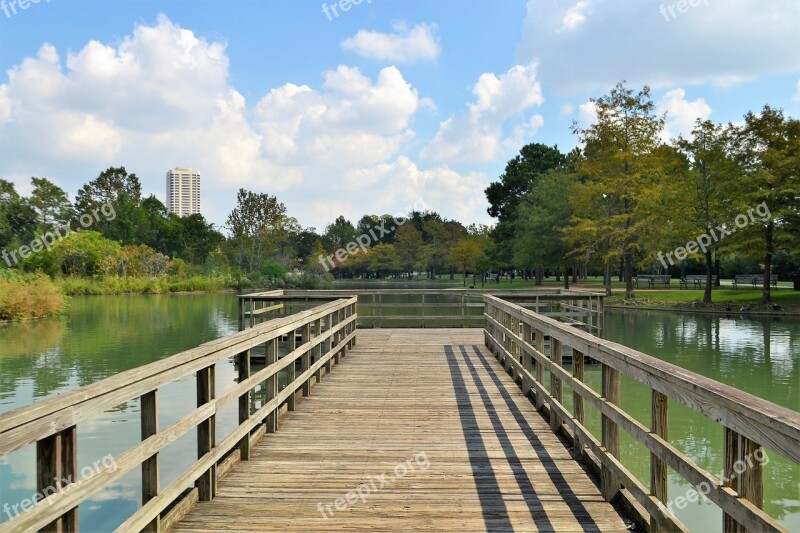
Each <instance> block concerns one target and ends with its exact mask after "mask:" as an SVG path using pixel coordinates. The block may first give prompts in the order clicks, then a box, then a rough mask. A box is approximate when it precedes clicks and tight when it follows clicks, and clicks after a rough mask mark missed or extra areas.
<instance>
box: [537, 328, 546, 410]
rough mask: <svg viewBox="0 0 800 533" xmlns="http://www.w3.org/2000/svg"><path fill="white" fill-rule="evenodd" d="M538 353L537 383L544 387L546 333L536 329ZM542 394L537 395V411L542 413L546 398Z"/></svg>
mask: <svg viewBox="0 0 800 533" xmlns="http://www.w3.org/2000/svg"><path fill="white" fill-rule="evenodd" d="M535 331H536V351H537V352H538V353H539V355H540V356H541V358H537V359H536V367H535V370H536V381H538V382H539V383H541V384H542V385H544V366H543V365H542V363H541V361H542V359H544V357H545V354H544V332H542V330H540V329H536V330H535ZM542 396H543V395H542V394H537V395H536V410H537V411H541V410H542V407H543V406H544V398H543V397H542Z"/></svg>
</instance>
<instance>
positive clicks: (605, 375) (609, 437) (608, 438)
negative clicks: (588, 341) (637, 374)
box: [601, 364, 620, 502]
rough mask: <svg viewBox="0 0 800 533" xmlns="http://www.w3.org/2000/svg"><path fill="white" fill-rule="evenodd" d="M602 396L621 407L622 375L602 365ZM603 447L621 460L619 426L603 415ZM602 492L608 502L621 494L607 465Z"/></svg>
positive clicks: (602, 478) (603, 471)
mask: <svg viewBox="0 0 800 533" xmlns="http://www.w3.org/2000/svg"><path fill="white" fill-rule="evenodd" d="M601 374H602V378H601V379H602V382H603V383H602V395H603V397H604V398H605V399H606V401H607V402H608V403H611V404H614V405H619V400H620V375H619V370H616V369H614V368H612V367H610V366H608V365H606V364H603V365H602V370H601ZM601 425H602V445H603V447H604V448H605V449H606V453H609V454H611V455H613V456H614V457H616V458H617V459H619V451H620V447H619V426H617V424H615V423H614V422H613V421H612V420H611V419H610V418H608V417H606V416H605V415H602V422H601ZM601 490H602V493H603V498H605V500H606V501H609V502H610V501H611V500H613V499H614V498H615V497H616V496H617V494H618V493H619V479H617V476H616V475H614V473H613V472H612V470H611V469H610V468H608V467H606V466H605V465H603V467H602V469H601Z"/></svg>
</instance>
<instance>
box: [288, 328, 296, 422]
mask: <svg viewBox="0 0 800 533" xmlns="http://www.w3.org/2000/svg"><path fill="white" fill-rule="evenodd" d="M288 345H289V347H288V350H289V353H288V354H287V355H286V357H290V358H292V364H290V365H289V366H288V367H286V368H287V369H288V370H289V384H288V385H287V387H289V388H290V389H292V393H291V394H290V395H289V398H288V399H287V400H286V404H287V405H288V406H289V410H290V411H294V410H295V401H296V399H295V394H296V393H297V391H296V390H295V383H294V379H295V377H296V375H297V371H296V368H297V359H295V354H293V353H292V352H294V350H295V348H297V330H294V329H293V330H292V331H290V332H289V336H288Z"/></svg>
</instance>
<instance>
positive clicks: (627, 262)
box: [623, 253, 636, 300]
mask: <svg viewBox="0 0 800 533" xmlns="http://www.w3.org/2000/svg"><path fill="white" fill-rule="evenodd" d="M624 257H625V259H624V260H623V267H624V268H623V270H624V271H625V299H626V300H633V299H634V298H636V295H635V294H634V292H633V259H632V258H631V257H630V254H628V253H626V254H625V256H624Z"/></svg>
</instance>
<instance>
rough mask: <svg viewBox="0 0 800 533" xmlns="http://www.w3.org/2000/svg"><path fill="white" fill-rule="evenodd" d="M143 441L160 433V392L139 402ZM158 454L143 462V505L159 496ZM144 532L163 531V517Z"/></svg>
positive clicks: (143, 397) (150, 524)
mask: <svg viewBox="0 0 800 533" xmlns="http://www.w3.org/2000/svg"><path fill="white" fill-rule="evenodd" d="M139 407H140V411H141V429H142V440H145V439H147V438H150V437H152V436H153V435H155V434H156V433H158V391H157V390H153V391H150V392H148V393H145V394H143V395H142V396H141V398H140V400H139ZM158 462H159V460H158V453H155V454H153V456H152V457H150V458H149V459H145V460H144V461H143V462H142V505H144V504H146V503H147V502H149V501H150V500H152V499H153V498H155V497H156V496H158ZM143 531H148V532H154V533H157V532H159V531H161V517H160V516H156V517H155V518H154V519H153V521H152V522H150V523H149V524H147V526H146V527H145V528H144V530H143Z"/></svg>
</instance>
